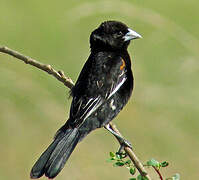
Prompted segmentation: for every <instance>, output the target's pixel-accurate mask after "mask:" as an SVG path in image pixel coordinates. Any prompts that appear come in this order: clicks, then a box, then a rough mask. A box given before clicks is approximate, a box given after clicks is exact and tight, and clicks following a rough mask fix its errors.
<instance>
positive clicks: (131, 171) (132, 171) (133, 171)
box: [129, 167, 136, 175]
mask: <svg viewBox="0 0 199 180" xmlns="http://www.w3.org/2000/svg"><path fill="white" fill-rule="evenodd" d="M129 172H130V173H131V174H132V175H134V174H135V172H136V169H135V168H134V167H131V168H130V169H129Z"/></svg>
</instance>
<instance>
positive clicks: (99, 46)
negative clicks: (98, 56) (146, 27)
mask: <svg viewBox="0 0 199 180" xmlns="http://www.w3.org/2000/svg"><path fill="white" fill-rule="evenodd" d="M141 37H142V36H141V35H139V34H138V33H136V32H135V31H133V30H132V29H130V28H128V26H126V25H125V24H124V23H122V22H118V21H105V22H103V23H102V24H101V25H100V26H99V27H98V28H97V29H95V30H94V31H93V32H92V33H91V36H90V47H91V50H116V51H118V50H124V49H127V47H128V45H129V43H130V40H133V39H138V38H141Z"/></svg>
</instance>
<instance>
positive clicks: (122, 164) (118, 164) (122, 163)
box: [113, 161, 125, 167]
mask: <svg viewBox="0 0 199 180" xmlns="http://www.w3.org/2000/svg"><path fill="white" fill-rule="evenodd" d="M124 165H125V163H124V162H119V161H118V162H116V163H115V164H113V166H115V167H117V166H124Z"/></svg>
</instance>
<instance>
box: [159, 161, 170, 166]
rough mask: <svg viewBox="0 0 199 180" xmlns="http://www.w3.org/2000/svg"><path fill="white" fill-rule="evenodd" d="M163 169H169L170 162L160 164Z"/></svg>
mask: <svg viewBox="0 0 199 180" xmlns="http://www.w3.org/2000/svg"><path fill="white" fill-rule="evenodd" d="M160 165H161V167H167V166H168V165H169V163H168V162H166V161H164V162H162V163H160Z"/></svg>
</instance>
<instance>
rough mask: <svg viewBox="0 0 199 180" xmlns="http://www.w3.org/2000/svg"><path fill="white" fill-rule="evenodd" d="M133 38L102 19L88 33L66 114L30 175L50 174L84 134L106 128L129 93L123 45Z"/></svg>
mask: <svg viewBox="0 0 199 180" xmlns="http://www.w3.org/2000/svg"><path fill="white" fill-rule="evenodd" d="M137 38H141V36H140V35H139V34H138V33H136V32H135V31H133V30H131V29H130V28H128V27H127V26H126V25H125V24H123V23H121V22H117V21H105V22H103V23H102V24H101V25H100V26H99V27H98V28H97V29H95V30H94V31H93V32H92V33H91V36H90V48H91V54H90V56H89V58H88V60H87V61H86V63H85V65H84V67H83V69H82V71H81V73H80V75H79V78H78V80H77V82H76V84H75V86H74V87H73V88H72V90H71V95H72V97H73V99H72V104H71V108H70V117H69V119H68V121H67V122H66V123H65V124H64V125H63V126H62V127H61V128H60V129H59V130H58V131H57V133H56V134H55V137H54V140H53V142H52V143H51V144H50V146H49V147H48V148H47V149H46V151H45V152H44V153H43V154H42V155H41V157H40V158H39V159H38V160H37V162H36V163H35V164H34V166H33V168H32V170H31V173H30V176H31V178H40V177H41V176H43V175H44V174H45V176H47V177H48V178H54V177H55V176H57V175H58V173H59V172H60V171H61V170H62V168H63V167H64V165H65V163H66V161H67V160H68V158H69V157H70V155H71V153H72V152H73V150H74V148H75V147H76V145H77V144H78V143H79V142H80V141H81V140H82V139H83V138H84V137H85V136H86V135H88V134H89V133H90V132H91V131H92V130H95V129H97V128H100V127H106V128H107V129H108V130H110V128H109V127H108V123H109V122H110V121H111V120H112V119H113V118H114V117H115V116H116V115H117V114H118V113H119V112H120V111H121V110H122V108H123V107H124V106H125V105H126V103H127V101H128V100H129V98H130V96H131V94H132V90H133V74H132V71H131V60H130V56H129V54H128V52H127V47H128V45H129V43H130V40H132V39H137ZM110 131H111V130H110ZM112 133H114V132H112ZM115 135H117V134H115Z"/></svg>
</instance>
